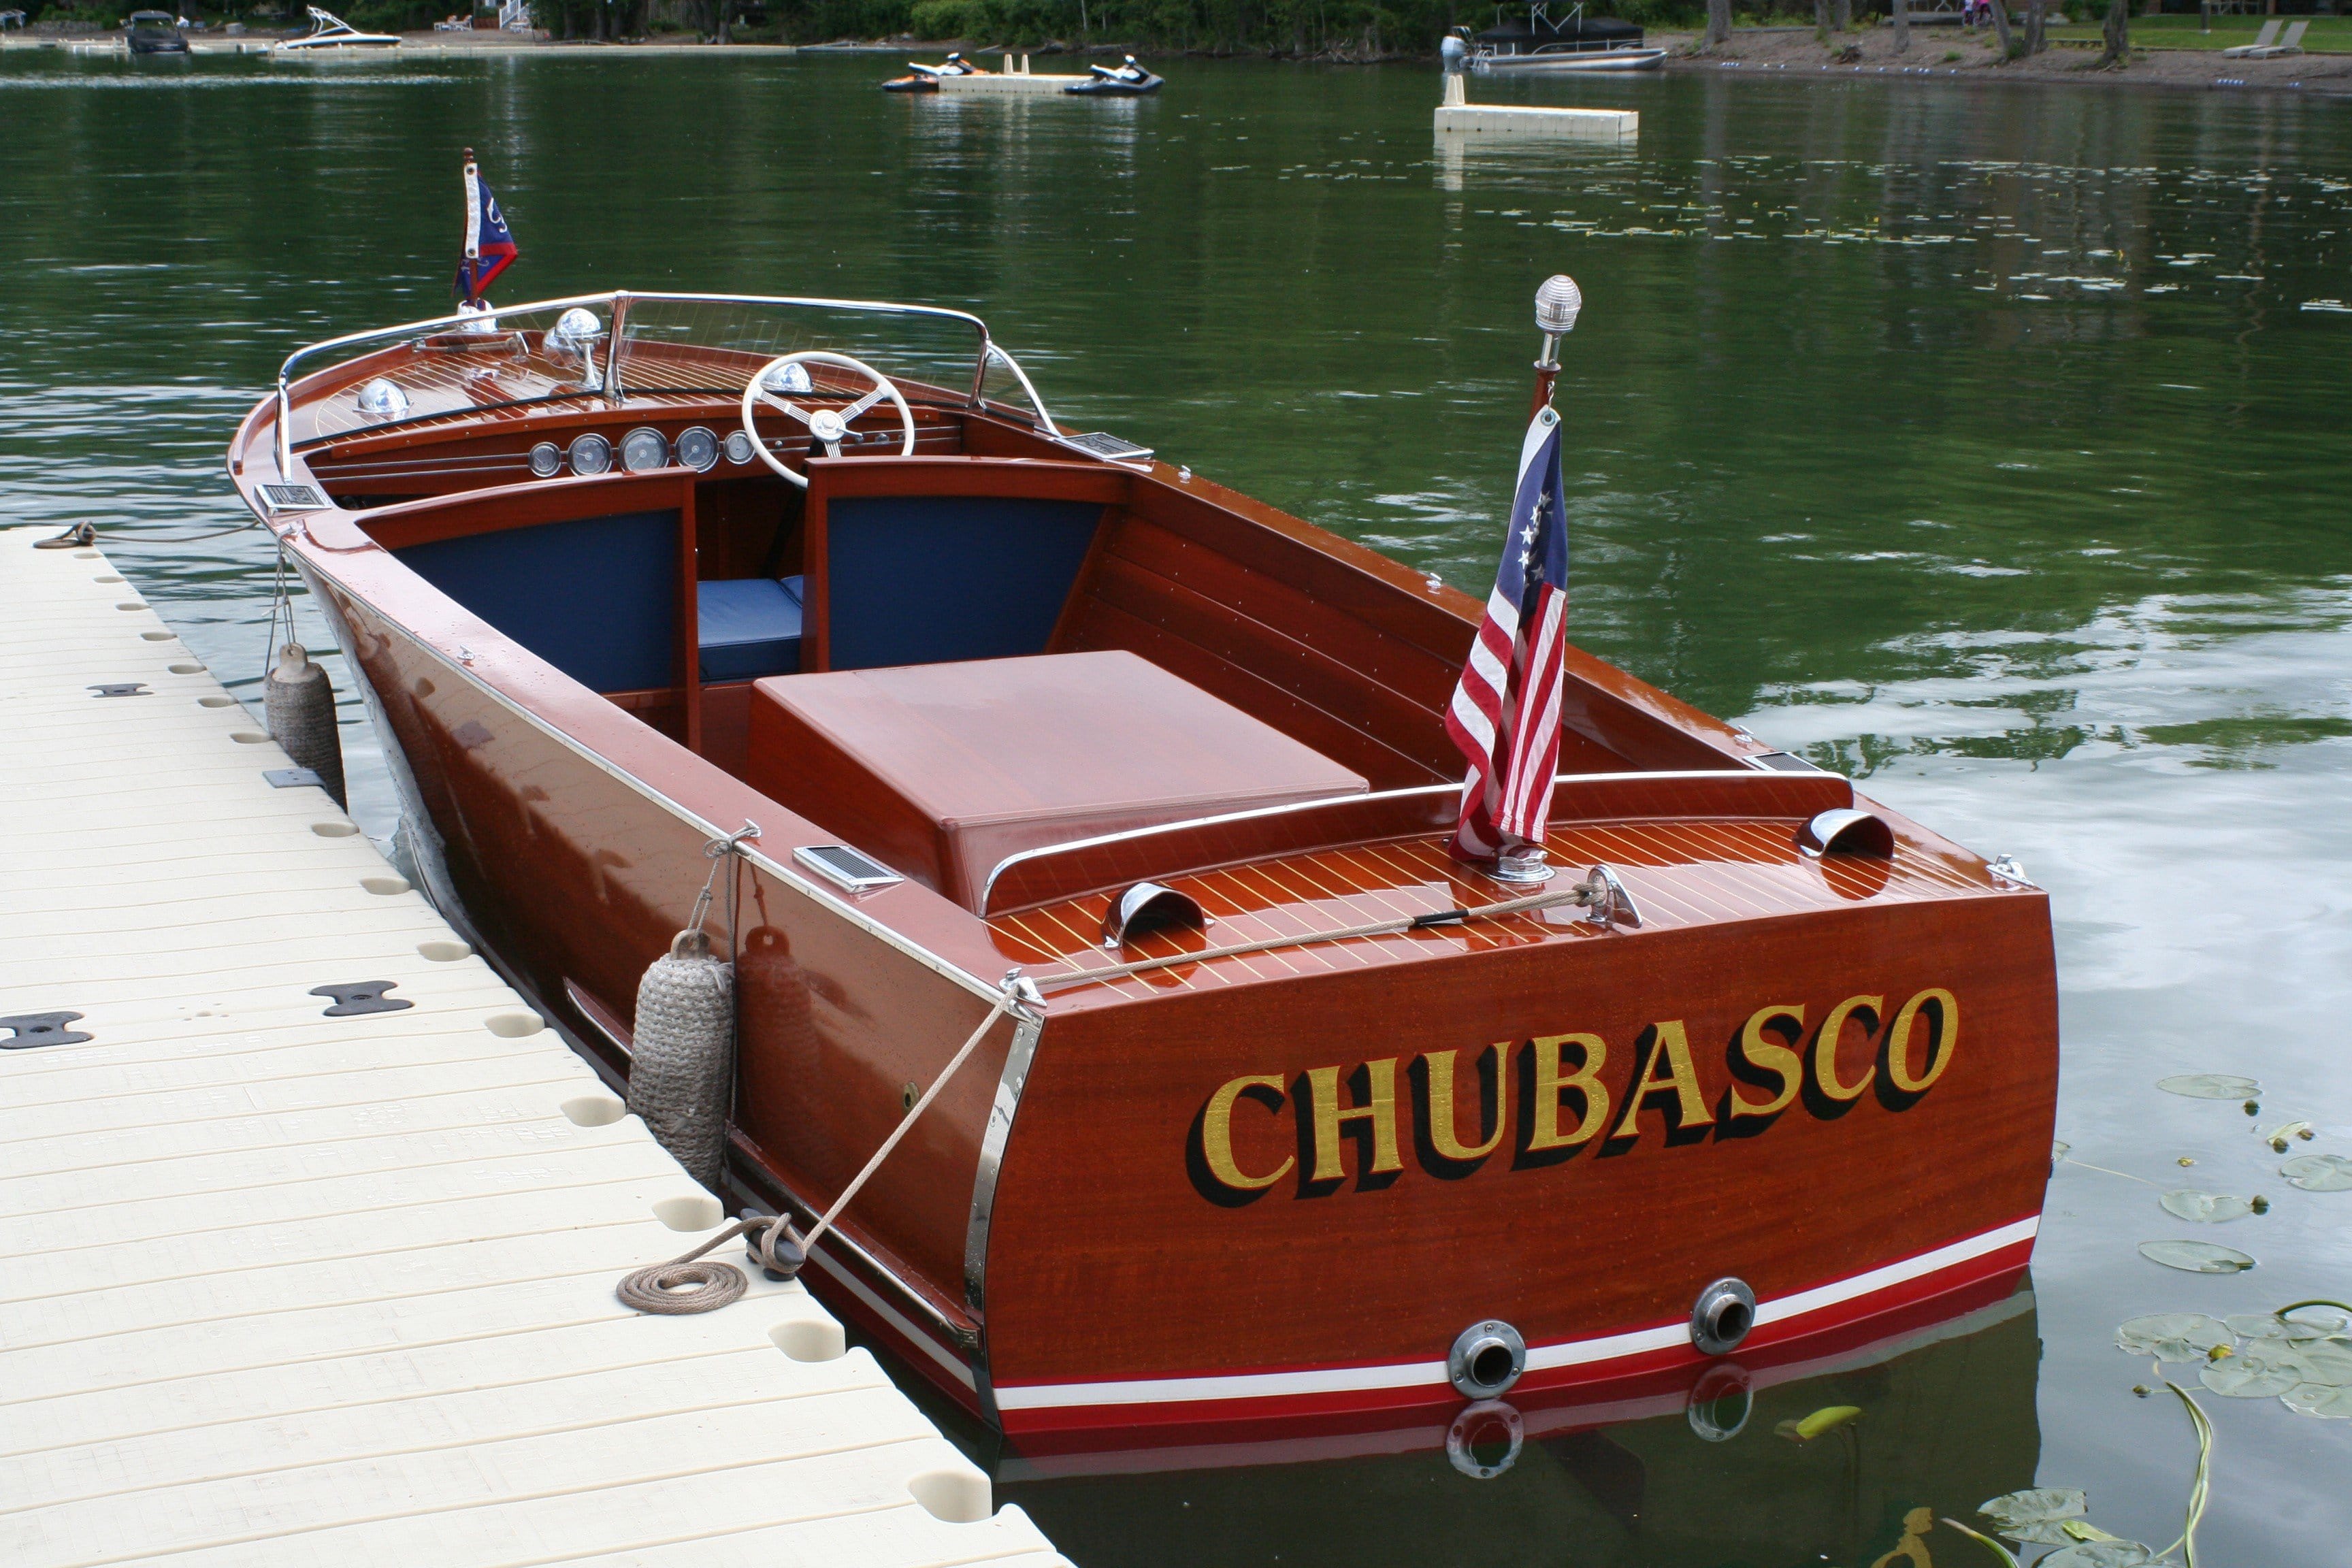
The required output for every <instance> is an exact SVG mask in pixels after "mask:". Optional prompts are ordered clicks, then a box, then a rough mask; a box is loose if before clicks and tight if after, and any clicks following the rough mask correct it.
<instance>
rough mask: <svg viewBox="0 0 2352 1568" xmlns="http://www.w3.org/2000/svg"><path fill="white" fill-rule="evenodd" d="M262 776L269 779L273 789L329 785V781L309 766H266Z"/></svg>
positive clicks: (324, 786) (318, 787) (317, 787)
mask: <svg viewBox="0 0 2352 1568" xmlns="http://www.w3.org/2000/svg"><path fill="white" fill-rule="evenodd" d="M261 776H262V777H263V778H264V779H265V780H267V781H268V784H269V787H270V788H271V789H300V788H302V787H303V786H305V785H308V786H310V788H312V789H324V788H326V787H327V781H326V780H324V779H322V778H320V776H319V775H318V774H317V773H314V772H312V771H311V770H310V769H309V768H264V769H263V770H262V771H261Z"/></svg>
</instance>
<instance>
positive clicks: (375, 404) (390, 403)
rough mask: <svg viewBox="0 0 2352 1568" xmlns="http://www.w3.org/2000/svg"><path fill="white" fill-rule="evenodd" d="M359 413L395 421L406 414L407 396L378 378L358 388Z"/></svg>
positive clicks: (393, 385) (396, 387)
mask: <svg viewBox="0 0 2352 1568" xmlns="http://www.w3.org/2000/svg"><path fill="white" fill-rule="evenodd" d="M360 412H361V413H362V414H381V415H383V416H384V417H385V418H387V419H397V418H399V417H400V416H402V415H404V414H405V413H407V412H408V394H406V393H404V392H403V391H401V390H400V388H399V387H398V386H397V385H395V384H393V383H392V382H389V381H386V380H384V379H383V377H381V376H379V377H377V378H376V379H375V380H373V381H371V382H369V383H368V384H366V385H365V386H362V387H361V388H360Z"/></svg>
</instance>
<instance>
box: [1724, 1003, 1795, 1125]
mask: <svg viewBox="0 0 2352 1568" xmlns="http://www.w3.org/2000/svg"><path fill="white" fill-rule="evenodd" d="M1775 1018H1786V1019H1788V1020H1789V1021H1790V1023H1792V1024H1794V1025H1796V1026H1797V1030H1798V1037H1799V1038H1800V1039H1801V1038H1803V1037H1804V1033H1803V1032H1804V1027H1805V1010H1804V1008H1803V1007H1802V1006H1799V1005H1792V1004H1790V1003H1786V1002H1774V1003H1772V1004H1770V1005H1768V1006H1763V1007H1759V1008H1757V1009H1756V1011H1755V1012H1753V1013H1751V1014H1749V1015H1748V1022H1747V1023H1745V1024H1743V1025H1741V1026H1740V1028H1739V1058H1740V1060H1742V1061H1744V1062H1746V1063H1747V1064H1748V1066H1749V1067H1752V1068H1755V1069H1756V1070H1757V1071H1759V1072H1769V1073H1771V1074H1773V1075H1774V1076H1776V1077H1778V1078H1779V1079H1780V1088H1779V1089H1777V1090H1775V1091H1774V1093H1773V1095H1772V1098H1771V1099H1769V1100H1760V1101H1759V1100H1749V1099H1748V1097H1747V1096H1746V1095H1744V1094H1742V1093H1740V1092H1739V1086H1738V1084H1736V1083H1735V1084H1733V1085H1732V1086H1731V1114H1732V1117H1733V1118H1734V1119H1735V1120H1737V1119H1738V1118H1739V1117H1742V1116H1778V1115H1779V1114H1780V1112H1782V1111H1783V1110H1788V1109H1789V1103H1790V1101H1791V1100H1795V1099H1796V1098H1797V1093H1798V1091H1799V1090H1800V1089H1803V1088H1804V1087H1805V1063H1804V1058H1801V1057H1800V1056H1798V1055H1797V1053H1796V1052H1794V1051H1792V1050H1790V1048H1789V1047H1786V1046H1784V1045H1782V1044H1781V1043H1780V1041H1778V1040H1776V1039H1774V1038H1773V1037H1771V1036H1770V1035H1769V1034H1767V1033H1765V1026H1766V1025H1768V1024H1769V1023H1771V1022H1772V1020H1773V1019H1775Z"/></svg>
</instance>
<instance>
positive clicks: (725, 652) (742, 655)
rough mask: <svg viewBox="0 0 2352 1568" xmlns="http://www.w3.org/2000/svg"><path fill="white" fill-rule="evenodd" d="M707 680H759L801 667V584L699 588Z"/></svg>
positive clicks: (725, 583) (757, 582)
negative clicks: (762, 677)
mask: <svg viewBox="0 0 2352 1568" xmlns="http://www.w3.org/2000/svg"><path fill="white" fill-rule="evenodd" d="M695 588H696V590H697V592H696V595H695V599H696V615H695V630H696V634H697V636H698V637H699V638H700V640H701V643H702V679H705V680H757V679H760V678H761V676H763V675H793V674H796V673H798V671H799V669H800V668H801V580H800V579H799V578H798V577H785V578H782V579H775V578H768V577H740V578H716V579H712V580H710V581H709V582H703V583H698V584H695Z"/></svg>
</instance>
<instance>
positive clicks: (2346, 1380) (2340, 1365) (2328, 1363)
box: [2287, 1339, 2352, 1388]
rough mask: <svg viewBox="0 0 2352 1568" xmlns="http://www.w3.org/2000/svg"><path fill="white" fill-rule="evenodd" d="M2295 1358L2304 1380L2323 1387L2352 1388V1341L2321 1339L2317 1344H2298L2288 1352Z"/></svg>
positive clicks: (2296, 1365) (2296, 1366)
mask: <svg viewBox="0 0 2352 1568" xmlns="http://www.w3.org/2000/svg"><path fill="white" fill-rule="evenodd" d="M2287 1353H2288V1354H2289V1355H2290V1356H2292V1357H2293V1358H2294V1364H2295V1370H2296V1371H2298V1372H2300V1373H2302V1374H2303V1381H2304V1382H2305V1383H2309V1384H2317V1385H2318V1386H2320V1387H2322V1388H2352V1342H2346V1341H2344V1340H2337V1339H2327V1340H2321V1341H2319V1342H2316V1343H2315V1344H2307V1345H2297V1346H2296V1347H2295V1348H2294V1350H2292V1351H2290V1352H2287Z"/></svg>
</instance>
